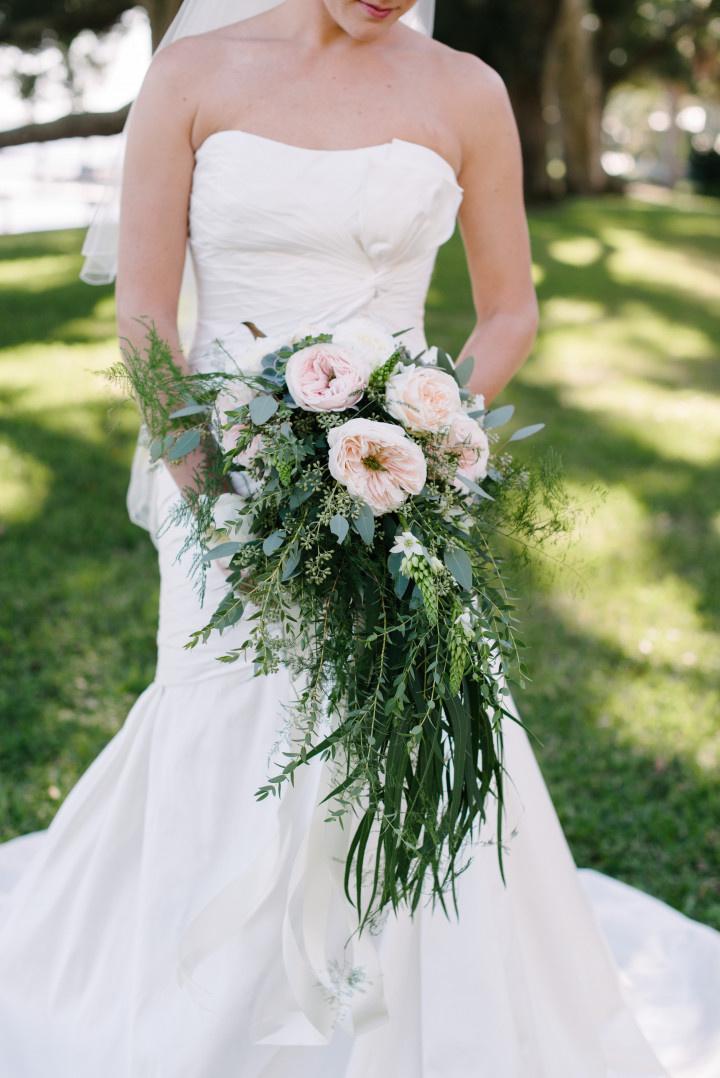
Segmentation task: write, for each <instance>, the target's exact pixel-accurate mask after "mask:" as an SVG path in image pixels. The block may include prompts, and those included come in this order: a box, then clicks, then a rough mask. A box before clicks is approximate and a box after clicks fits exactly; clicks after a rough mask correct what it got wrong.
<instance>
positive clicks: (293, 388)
mask: <svg viewBox="0 0 720 1078" xmlns="http://www.w3.org/2000/svg"><path fill="white" fill-rule="evenodd" d="M369 377H370V370H369V368H368V365H367V363H366V362H365V361H364V360H363V359H362V358H361V357H360V356H358V355H356V354H355V353H354V352H352V351H350V349H346V348H341V347H340V346H338V345H336V344H311V345H309V346H308V347H307V348H301V349H300V351H299V352H295V353H294V354H293V355H292V356H290V359H289V360H288V363H287V369H286V372H285V381H286V382H287V387H288V389H289V390H290V393H291V395H292V398H293V400H294V401H295V403H296V404H298V405H299V406H300V408H304V409H305V410H306V411H308V412H342V411H344V410H345V409H346V408H350V407H351V406H352V405H353V404H357V402H358V401H359V400H360V398H361V397H362V395H363V393H364V392H365V390H366V388H367V384H368V379H369Z"/></svg>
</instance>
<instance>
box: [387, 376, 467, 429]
mask: <svg viewBox="0 0 720 1078" xmlns="http://www.w3.org/2000/svg"><path fill="white" fill-rule="evenodd" d="M385 406H386V407H387V410H388V412H389V413H390V415H392V416H394V417H395V419H399V420H400V422H401V423H403V424H404V425H405V426H406V427H410V429H411V430H424V431H435V432H437V431H441V430H445V429H447V428H448V427H449V426H450V423H451V421H452V418H453V416H455V415H456V414H457V413H458V412H459V411H460V389H459V387H458V384H457V382H456V381H455V379H454V378H453V377H452V375H450V374H446V373H445V371H441V370H438V369H437V367H433V366H428V367H415V366H410V367H403V369H402V370H401V371H398V373H397V374H394V375H393V376H392V377H391V378H389V379H388V383H387V387H386V390H385Z"/></svg>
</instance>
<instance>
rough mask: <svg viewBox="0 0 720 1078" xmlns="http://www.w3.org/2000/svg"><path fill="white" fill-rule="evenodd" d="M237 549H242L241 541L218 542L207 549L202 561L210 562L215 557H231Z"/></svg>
mask: <svg viewBox="0 0 720 1078" xmlns="http://www.w3.org/2000/svg"><path fill="white" fill-rule="evenodd" d="M238 550H242V543H237V542H231V543H220V544H219V545H218V546H214V547H213V548H212V550H208V551H207V553H206V554H205V556H204V557H203V561H204V562H211V561H215V560H216V559H217V558H231V557H232V556H233V554H237V552H238Z"/></svg>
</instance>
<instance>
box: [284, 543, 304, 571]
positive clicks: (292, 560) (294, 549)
mask: <svg viewBox="0 0 720 1078" xmlns="http://www.w3.org/2000/svg"><path fill="white" fill-rule="evenodd" d="M299 564H300V547H299V546H298V545H297V543H293V545H292V546H291V547H290V549H289V551H288V552H287V556H286V558H285V561H284V562H283V571H282V574H281V579H282V580H287V579H288V577H290V576H292V574H293V573H294V572H295V570H296V569H297V567H298V565H299Z"/></svg>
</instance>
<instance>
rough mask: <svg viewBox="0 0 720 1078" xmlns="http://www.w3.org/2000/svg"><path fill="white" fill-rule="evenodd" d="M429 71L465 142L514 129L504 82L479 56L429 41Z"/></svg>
mask: <svg viewBox="0 0 720 1078" xmlns="http://www.w3.org/2000/svg"><path fill="white" fill-rule="evenodd" d="M424 47H425V50H426V52H425V56H426V60H429V61H430V63H429V64H428V65H427V67H426V69H427V70H429V71H430V72H431V73H432V75H431V77H432V80H433V82H434V84H435V87H436V88H437V94H438V97H439V98H441V99H442V101H443V104H444V108H445V110H446V114H447V115H448V116H449V117H450V119H451V122H452V126H453V127H454V129H455V130H456V131H457V132H458V133H459V135H460V136H461V138H462V139H463V141H471V140H474V141H477V138H478V135H479V132H480V131H481V130H482V131H484V132H485V133H486V134H487V135H488V136H490V137H492V135H493V134H495V133H497V132H498V131H499V130H500V129H501V128H503V127H507V126H512V125H513V123H514V118H513V114H512V106H511V103H510V95H509V93H508V89H507V86H506V84H505V81H504V79H503V78H502V76H501V75H500V74H499V72H498V71H496V69H495V68H494V67H491V66H490V64H488V63H486V62H485V61H484V60H482V59H481V58H480V57H479V56H477V55H475V53H471V52H463V51H462V50H461V49H454V48H452V47H451V46H450V45H446V44H444V43H443V42H441V41H437V40H436V39H429V40H427V39H426V42H425V46H424Z"/></svg>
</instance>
